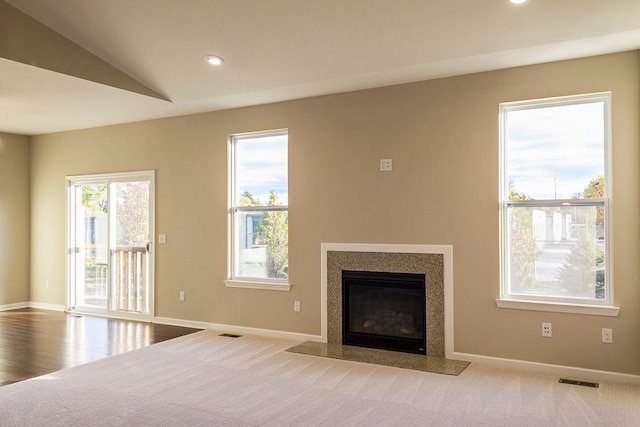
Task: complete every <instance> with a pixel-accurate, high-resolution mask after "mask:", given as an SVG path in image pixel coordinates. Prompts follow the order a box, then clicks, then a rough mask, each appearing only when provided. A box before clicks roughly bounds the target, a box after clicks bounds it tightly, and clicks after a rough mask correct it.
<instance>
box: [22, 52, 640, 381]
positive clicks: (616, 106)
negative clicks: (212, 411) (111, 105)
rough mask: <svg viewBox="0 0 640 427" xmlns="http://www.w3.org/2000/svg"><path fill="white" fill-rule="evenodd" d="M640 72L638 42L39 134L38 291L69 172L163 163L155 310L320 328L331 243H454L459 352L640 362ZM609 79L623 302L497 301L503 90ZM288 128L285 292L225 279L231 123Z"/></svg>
mask: <svg viewBox="0 0 640 427" xmlns="http://www.w3.org/2000/svg"><path fill="white" fill-rule="evenodd" d="M639 76H640V67H639V61H638V53H637V52H630V53H624V54H616V55H610V56H602V57H595V58H588V59H580V60H574V61H567V62H560V63H553V64H546V65H536V66H530V67H523V68H516V69H509V70H503V71H496V72H487V73H481V74H475V75H468V76H462V77H454V78H448V79H440V80H434V81H427V82H421V83H415V84H407V85H400V86H393V87H386V88H380V89H373V90H366V91H359V92H352V93H346V94H339V95H332V96H324V97H318V98H310V99H303V100H298V101H291V102H284V103H278V104H272V105H265V106H258V107H250V108H243V109H236V110H228V111H221V112H212V113H207V114H199V115H192V116H185V117H176V118H169V119H162V120H155V121H148V122H141V123H133V124H127V125H120V126H112V127H106V128H99V129H90V130H82V131H74V132H66V133H59V134H51V135H43V136H38V137H34V138H32V142H33V145H32V158H33V161H32V218H33V220H32V234H33V235H34V236H37V238H34V240H33V247H32V268H31V298H32V299H33V300H35V301H39V302H43V303H51V304H64V295H65V293H64V280H65V269H64V265H65V251H64V246H65V238H64V222H65V176H66V175H72V174H87V173H100V172H119V171H128V170H143V169H155V170H156V171H157V177H156V178H157V180H156V184H157V186H156V196H157V201H156V209H157V212H156V215H157V216H156V220H157V222H156V232H157V233H166V234H167V236H168V243H167V244H166V245H157V253H156V313H155V314H156V315H157V316H162V317H169V318H178V319H189V320H196V321H203V322H212V323H222V324H232V325H240V326H247V327H257V328H266V329H275V330H283V331H290V332H300V333H305V334H319V333H320V244H321V243H322V242H333V243H404V244H451V245H453V248H454V298H455V351H457V352H464V353H473V354H479V355H486V356H495V357H505V358H514V359H522V360H530V361H536V362H544V363H553V364H561V365H570V366H576V367H583V368H592V369H601V370H608V371H618V372H624V373H631V374H640V357H639V355H640V291H639V290H638V289H639V286H638V277H640V263H639V262H638V259H640V239H639V237H640V235H639V234H640V233H639V232H640V229H639V225H640V224H639V222H638V217H639V213H640V212H639V211H640V192H638V186H637V183H638V182H639V180H640V162H639V160H640V149H639V142H640V141H639V137H640V131H639V117H640V105H639V104H640V90H639ZM599 91H612V92H613V106H612V109H613V144H614V145H613V165H614V172H613V181H614V197H615V199H614V207H613V216H614V222H615V224H614V226H615V230H614V236H613V238H614V244H613V247H614V251H615V265H614V275H615V280H616V282H615V302H616V304H618V305H619V306H620V315H619V316H618V317H616V318H609V317H600V316H586V315H570V314H557V313H543V312H534V311H519V310H508V309H498V308H496V305H495V302H494V300H495V298H496V297H498V296H499V248H498V104H499V103H500V102H504V101H515V100H523V99H532V98H541V97H552V96H560V95H571V94H580V93H590V92H599ZM285 127H286V128H288V129H289V152H290V158H289V163H290V166H289V180H290V184H289V185H290V188H289V202H290V242H289V244H290V279H291V283H292V284H293V288H292V291H291V292H277V291H261V290H246V289H230V288H225V287H224V285H223V283H222V280H223V279H224V278H225V277H226V230H227V216H226V200H227V197H226V191H227V178H226V177H227V136H228V135H229V134H231V133H237V132H248V131H256V130H268V129H277V128H285ZM381 158H391V159H393V167H394V169H393V171H392V172H390V173H381V172H379V170H378V169H379V159H381ZM47 279H48V280H51V283H52V288H51V289H49V290H46V289H44V281H45V280H47ZM181 290H183V291H185V292H186V294H187V300H186V301H185V302H179V300H178V292H179V291H181ZM294 300H299V301H301V302H302V311H301V312H300V313H294V312H293V301H294ZM542 321H549V322H553V332H554V337H553V338H552V339H548V338H542V337H541V336H540V335H541V334H540V323H541V322H542ZM603 327H610V328H613V330H614V344H609V345H605V344H602V343H601V342H600V331H601V328H603Z"/></svg>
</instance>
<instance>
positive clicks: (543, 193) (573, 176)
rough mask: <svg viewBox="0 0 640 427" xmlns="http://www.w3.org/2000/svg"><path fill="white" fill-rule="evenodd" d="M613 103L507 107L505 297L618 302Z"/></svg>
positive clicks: (585, 99) (503, 109)
mask: <svg viewBox="0 0 640 427" xmlns="http://www.w3.org/2000/svg"><path fill="white" fill-rule="evenodd" d="M609 103H610V95H609V94H594V95H582V96H572V97H562V98H554V99H546V100H537V101H526V102H514V103H505V104H501V105H500V118H501V156H502V162H501V175H502V179H501V186H502V188H501V261H502V274H501V280H502V299H503V300H520V301H528V302H538V303H540V302H550V303H555V304H557V303H561V304H566V305H576V304H579V305H589V306H593V305H603V306H610V305H611V303H612V300H613V299H612V286H611V271H610V252H609V250H608V249H609V222H610V217H609V195H610V190H611V188H610V179H609V173H610V170H609V167H608V159H609V146H610V144H609ZM498 305H499V306H501V305H500V304H498ZM523 308H524V307H523ZM554 311H562V310H554Z"/></svg>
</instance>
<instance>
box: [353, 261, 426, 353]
mask: <svg viewBox="0 0 640 427" xmlns="http://www.w3.org/2000/svg"><path fill="white" fill-rule="evenodd" d="M425 280H426V275H425V274H414V273H387V272H372V271H351V270H343V271H342V343H343V344H345V345H355V346H360V347H371V348H379V349H384V350H395V351H402V352H407V353H417V354H426V348H427V345H426V341H427V333H426V331H427V320H426V319H427V316H426V291H425Z"/></svg>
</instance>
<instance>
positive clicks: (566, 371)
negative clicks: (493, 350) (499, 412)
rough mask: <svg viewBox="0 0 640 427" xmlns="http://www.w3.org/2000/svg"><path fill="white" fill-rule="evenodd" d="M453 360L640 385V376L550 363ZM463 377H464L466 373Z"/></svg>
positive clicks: (462, 355) (474, 356)
mask: <svg viewBox="0 0 640 427" xmlns="http://www.w3.org/2000/svg"><path fill="white" fill-rule="evenodd" d="M453 358H454V359H457V360H464V361H467V362H472V363H478V364H482V365H487V366H495V367H499V368H508V369H518V370H522V371H527V372H535V373H540V374H547V375H556V376H559V377H565V378H570V379H575V380H583V381H609V382H615V383H625V384H633V385H640V375H632V374H623V373H619V372H610V371H599V370H596V369H586V368H576V367H573V366H564V365H552V364H548V363H538V362H529V361H526V360H516V359H503V358H500V357H490V356H480V355H477V354H468V353H457V352H454V353H453ZM461 375H464V371H463V372H462V374H461Z"/></svg>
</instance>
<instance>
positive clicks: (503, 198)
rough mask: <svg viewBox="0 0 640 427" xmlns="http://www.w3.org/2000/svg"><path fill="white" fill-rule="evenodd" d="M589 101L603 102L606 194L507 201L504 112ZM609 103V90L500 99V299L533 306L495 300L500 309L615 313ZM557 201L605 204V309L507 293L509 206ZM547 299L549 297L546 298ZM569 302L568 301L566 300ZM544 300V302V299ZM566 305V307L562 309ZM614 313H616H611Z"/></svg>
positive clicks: (566, 299) (555, 203)
mask: <svg viewBox="0 0 640 427" xmlns="http://www.w3.org/2000/svg"><path fill="white" fill-rule="evenodd" d="M590 103H602V104H603V107H604V112H603V113H604V117H603V119H604V141H603V143H604V147H603V148H604V153H603V155H604V158H603V163H604V176H605V195H604V197H603V198H601V199H570V200H560V199H547V200H544V199H538V200H525V201H511V200H509V194H508V191H509V177H508V176H507V175H508V173H507V167H508V158H507V154H508V153H507V152H508V147H507V143H508V138H507V133H508V132H507V120H506V115H507V113H509V112H513V111H523V110H529V109H535V108H548V107H554V106H575V105H580V104H590ZM611 105H612V93H611V92H610V91H607V92H596V93H587V94H580V95H569V96H557V97H551V98H543V99H533V100H523V101H516V102H503V103H500V104H499V129H500V135H499V174H500V176H499V183H500V185H499V190H500V198H499V211H500V212H499V215H500V219H499V221H500V229H499V230H500V231H499V232H500V234H499V238H500V297H501V298H500V300H501V301H504V300H518V298H520V300H518V301H520V302H525V300H526V301H530V302H531V303H532V305H530V306H529V307H527V306H526V305H523V304H520V305H516V304H509V306H508V307H507V306H506V305H505V306H501V304H503V303H502V302H500V303H498V301H497V300H496V302H497V303H498V307H501V308H512V309H522V310H539V311H553V312H560V313H580V314H593V315H602V316H617V315H618V311H619V308H618V307H613V303H614V287H615V285H614V277H613V272H614V268H613V264H614V259H613V244H612V242H613V237H612V236H613V235H614V228H613V220H612V219H613V209H612V207H611V205H612V203H611V200H612V188H613V185H612V181H613V179H612V176H613V164H612V156H611V150H612V143H611V141H612V135H611V120H612V116H611ZM558 203H562V204H565V203H570V204H572V205H573V204H576V205H583V206H590V205H594V206H595V205H596V204H601V203H604V212H605V223H604V235H605V241H604V245H605V248H604V257H605V266H606V269H605V286H606V289H605V294H606V300H605V301H602V302H603V304H602V306H603V307H604V308H602V309H601V308H599V306H598V303H597V302H596V303H594V304H591V305H590V306H591V307H593V309H589V310H587V309H584V308H578V307H586V306H587V305H589V304H581V301H580V299H579V298H564V299H563V298H553V301H552V302H551V303H550V304H549V305H548V307H547V308H541V307H542V306H541V305H537V306H536V305H535V304H537V303H538V302H539V301H540V298H537V297H540V295H535V296H532V297H531V299H529V298H528V297H527V296H523V295H518V294H511V293H509V284H508V282H509V257H510V256H509V242H508V228H509V227H508V226H509V224H508V210H509V208H510V207H512V206H531V207H533V206H554V205H557V204H558ZM548 298H549V300H551V299H552V297H548ZM567 301H568V302H567ZM543 302H544V303H546V301H543ZM563 307H565V308H566V309H565V308H563ZM613 313H615V314H613Z"/></svg>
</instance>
